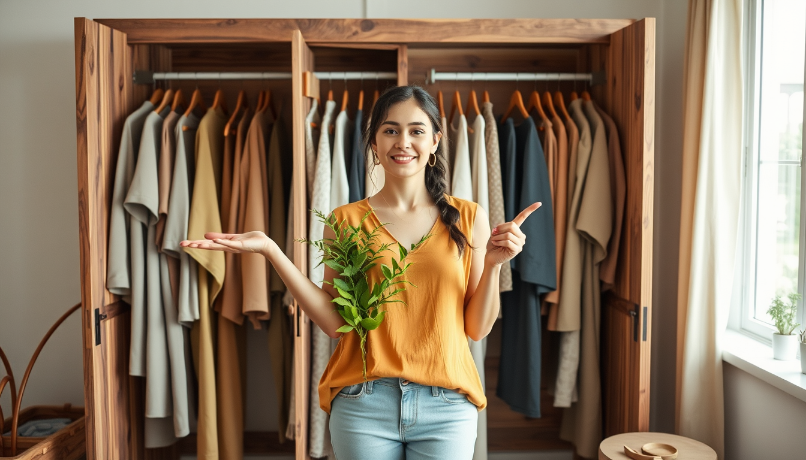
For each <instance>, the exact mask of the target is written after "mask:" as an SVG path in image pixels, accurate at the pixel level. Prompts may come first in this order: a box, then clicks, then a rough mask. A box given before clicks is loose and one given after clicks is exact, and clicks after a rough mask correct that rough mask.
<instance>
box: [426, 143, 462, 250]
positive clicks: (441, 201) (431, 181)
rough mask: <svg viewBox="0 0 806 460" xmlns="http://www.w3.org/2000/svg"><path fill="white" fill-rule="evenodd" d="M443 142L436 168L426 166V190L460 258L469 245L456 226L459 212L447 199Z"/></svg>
mask: <svg viewBox="0 0 806 460" xmlns="http://www.w3.org/2000/svg"><path fill="white" fill-rule="evenodd" d="M443 142H444V140H443V141H442V142H440V146H439V147H438V148H437V152H436V155H437V161H436V164H434V166H426V169H425V188H426V190H428V194H429V195H431V199H432V200H434V203H436V205H437V209H438V210H439V215H440V219H441V220H442V223H443V224H445V226H446V227H448V230H449V232H450V235H451V239H452V240H453V241H454V242H455V243H456V248H457V249H459V256H460V257H461V256H462V254H463V253H464V251H465V247H466V246H467V245H468V242H467V237H466V236H465V234H464V233H462V230H460V229H459V227H458V226H457V225H456V223H457V222H459V210H458V209H456V208H455V207H454V206H452V205H451V204H450V203H448V200H447V199H445V189H447V188H448V187H447V179H446V176H447V168H446V167H445V156H444V155H443V154H442V143H443Z"/></svg>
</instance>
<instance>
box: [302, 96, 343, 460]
mask: <svg viewBox="0 0 806 460" xmlns="http://www.w3.org/2000/svg"><path fill="white" fill-rule="evenodd" d="M335 110H336V102H335V101H327V103H326V104H325V115H324V117H323V118H322V135H321V136H320V137H319V147H318V151H317V154H316V175H315V176H314V184H313V200H312V202H311V208H313V209H316V210H318V211H320V212H321V213H322V214H324V215H325V216H329V215H330V212H331V211H332V208H331V207H330V203H331V197H330V191H331V180H332V169H331V164H332V163H331V161H332V158H331V152H332V150H331V149H332V146H333V142H332V141H333V139H332V138H331V136H330V135H329V133H330V125H331V124H333V122H334V116H335ZM334 131H335V130H334ZM334 134H335V133H334ZM310 222H311V223H310V225H311V227H310V234H309V236H308V238H309V239H310V240H311V241H316V240H320V239H322V237H323V235H324V228H325V225H324V224H323V223H322V222H321V221H320V220H319V218H318V217H316V215H314V214H313V213H311V215H310ZM321 257H322V254H321V252H320V251H318V250H316V248H314V247H309V248H308V273H309V274H308V278H309V279H310V280H311V281H313V282H314V283H315V284H316V285H317V286H319V287H322V280H323V279H324V276H325V268H324V267H325V266H324V264H322V265H319V266H318V267H317V265H318V264H319V261H320V259H321ZM311 334H312V335H313V339H312V341H313V346H312V350H311V388H310V391H311V394H310V398H311V399H310V401H311V406H310V414H309V418H308V426H309V427H310V431H309V433H310V440H309V455H310V456H311V457H317V458H318V457H325V456H327V454H328V451H329V450H330V442H329V441H328V439H327V437H326V436H327V433H328V429H327V423H328V421H327V420H328V419H327V414H326V413H324V412H322V411H321V410H319V399H318V398H319V393H318V392H317V391H316V384H315V382H318V381H319V379H320V377H321V376H322V372H323V371H324V370H325V366H327V362H328V360H329V359H330V356H331V354H332V352H333V347H332V344H331V340H333V339H331V338H330V337H328V335H327V334H325V333H324V332H323V331H322V329H320V328H319V326H317V325H313V326H312V327H311Z"/></svg>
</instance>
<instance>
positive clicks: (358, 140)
mask: <svg viewBox="0 0 806 460" xmlns="http://www.w3.org/2000/svg"><path fill="white" fill-rule="evenodd" d="M363 117H364V114H363V112H362V111H361V109H358V111H357V112H356V113H355V125H354V126H353V132H352V144H351V149H350V150H351V154H350V164H349V165H348V166H347V170H348V174H347V180H348V182H349V188H350V203H355V202H356V201H359V200H363V199H364V192H365V190H364V189H365V187H366V186H365V185H364V181H365V180H366V177H365V175H366V171H365V170H366V158H365V156H364V151H363V148H364V143H363V142H362V139H363V137H364V134H363V133H362V132H361V127H362V126H363V125H362V124H361V122H362V120H363Z"/></svg>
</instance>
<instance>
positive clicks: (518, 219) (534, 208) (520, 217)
mask: <svg viewBox="0 0 806 460" xmlns="http://www.w3.org/2000/svg"><path fill="white" fill-rule="evenodd" d="M540 206H543V203H541V202H539V201H538V202H537V203H534V204H532V205H531V206H529V207H528V208H526V209H524V210H523V211H521V213H520V214H518V215H517V216H515V218H514V219H512V223H514V224H515V225H517V226H518V227H520V226H521V225H523V221H525V220H526V218H527V217H529V215H530V214H532V213H533V212H535V211H537V209H538V208H539V207H540Z"/></svg>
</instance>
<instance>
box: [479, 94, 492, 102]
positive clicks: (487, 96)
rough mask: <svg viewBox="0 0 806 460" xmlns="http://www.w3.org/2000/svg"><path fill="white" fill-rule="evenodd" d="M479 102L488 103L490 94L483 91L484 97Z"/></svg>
mask: <svg viewBox="0 0 806 460" xmlns="http://www.w3.org/2000/svg"><path fill="white" fill-rule="evenodd" d="M481 102H485V103H486V102H490V93H488V92H487V91H484V95H483V96H482V97H481Z"/></svg>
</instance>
